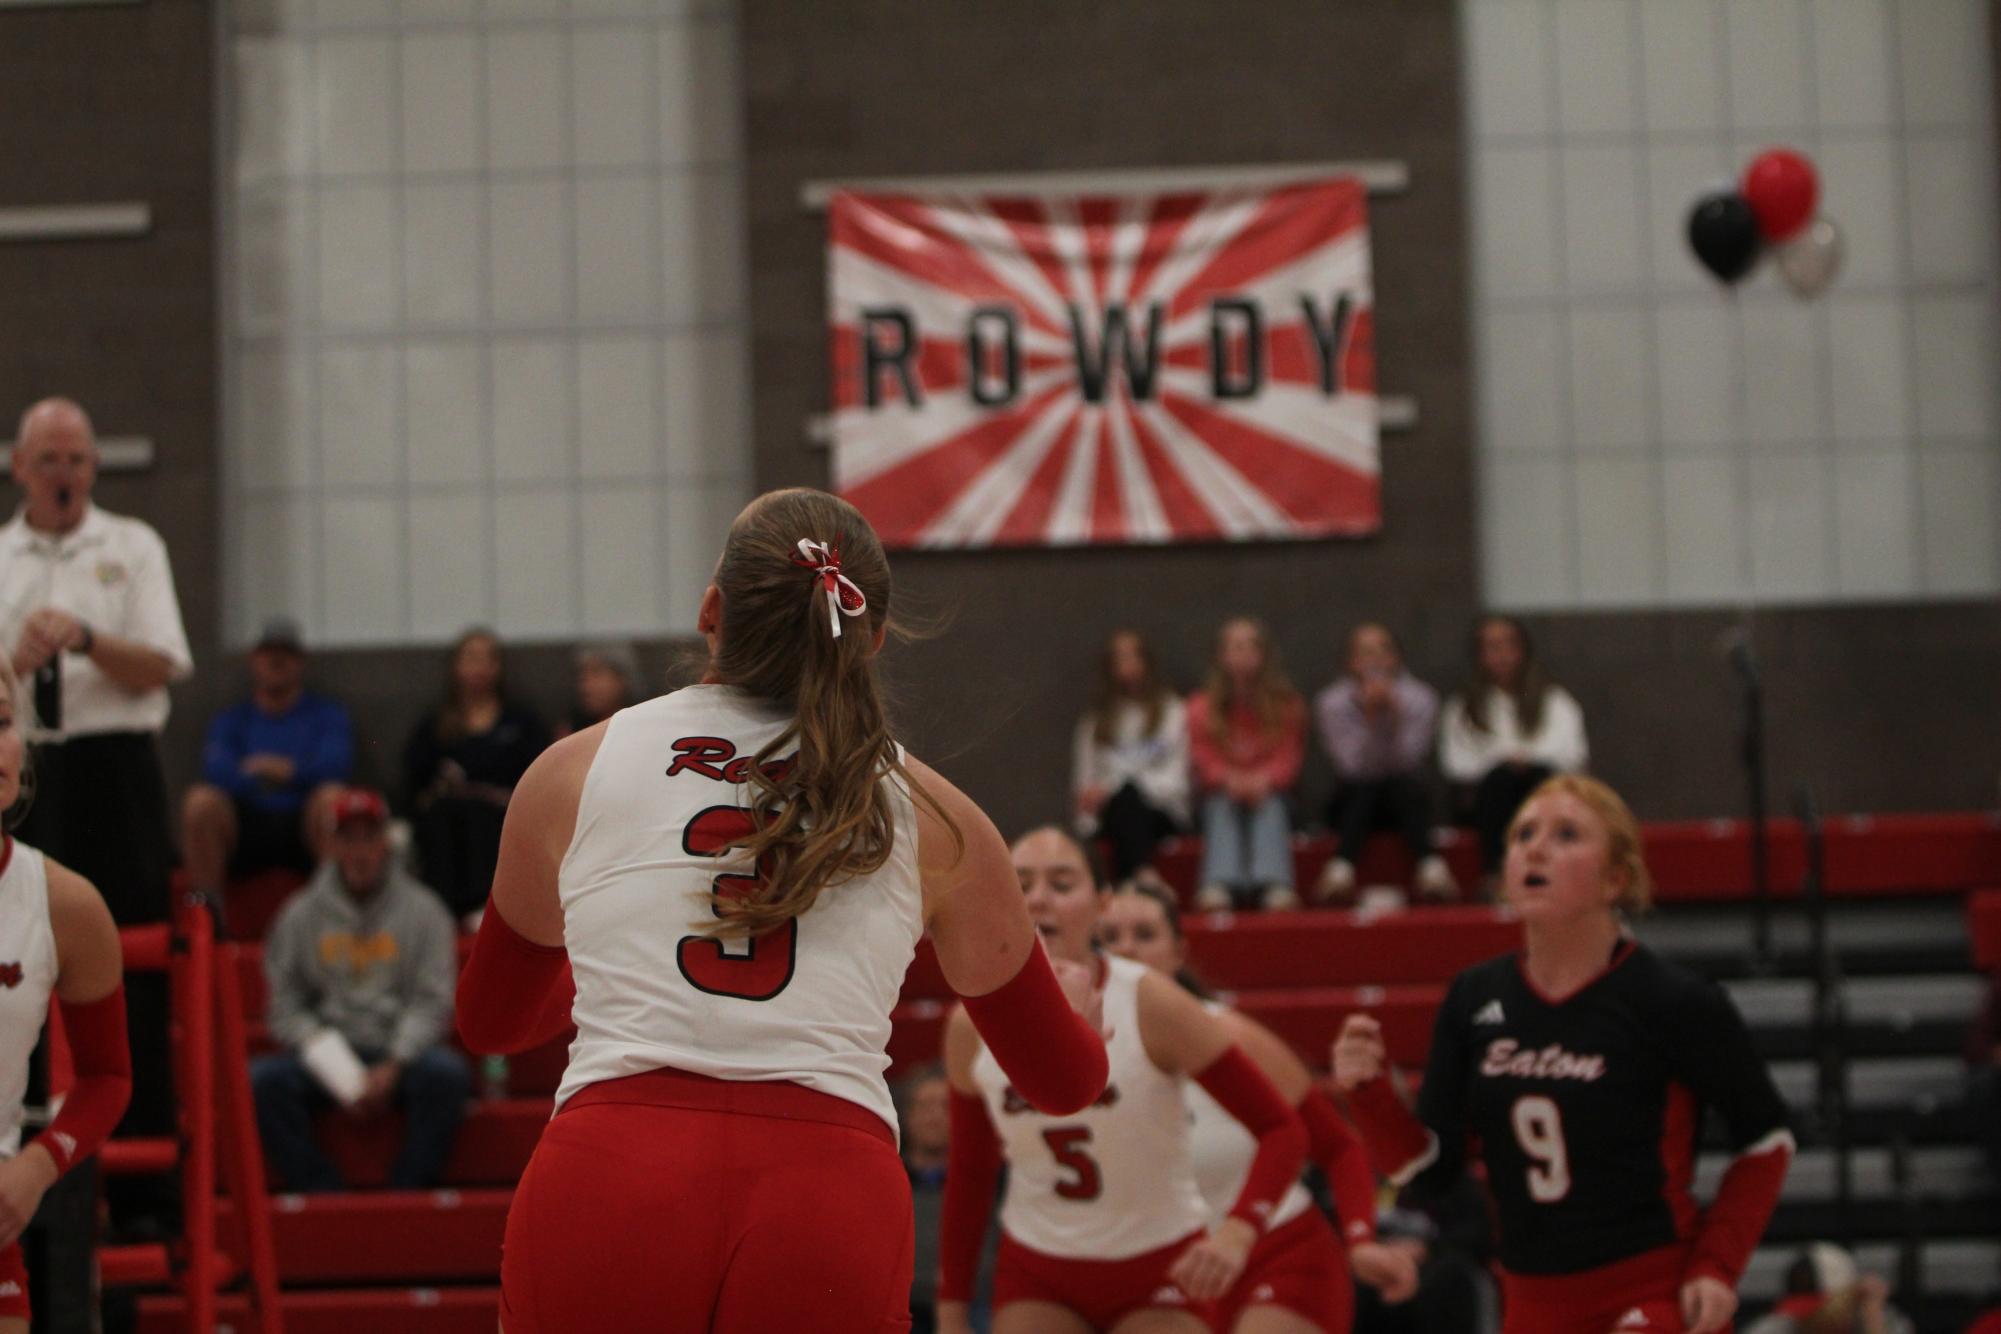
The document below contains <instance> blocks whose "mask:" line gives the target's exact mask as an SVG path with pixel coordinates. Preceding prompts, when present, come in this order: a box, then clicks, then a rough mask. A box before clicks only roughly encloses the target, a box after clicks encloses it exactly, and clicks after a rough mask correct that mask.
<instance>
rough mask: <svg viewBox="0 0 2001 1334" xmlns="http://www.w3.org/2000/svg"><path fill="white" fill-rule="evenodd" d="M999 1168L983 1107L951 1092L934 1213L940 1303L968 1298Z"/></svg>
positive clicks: (990, 1125)
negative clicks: (941, 1190)
mask: <svg viewBox="0 0 2001 1334" xmlns="http://www.w3.org/2000/svg"><path fill="white" fill-rule="evenodd" d="M1000 1166H1001V1149H1000V1137H999V1136H998V1135H996V1134H995V1133H994V1123H993V1119H992V1118H991V1117H989V1116H988V1115H987V1105H986V1103H985V1102H983V1101H981V1100H980V1099H979V1098H978V1097H976V1096H974V1095H973V1094H970V1093H961V1092H959V1090H957V1089H953V1090H952V1149H951V1156H950V1157H949V1158H948V1159H947V1160H946V1163H945V1198H944V1200H943V1201H942V1202H941V1203H940V1205H939V1209H938V1300H939V1301H941V1302H969V1301H971V1300H973V1286H974V1283H975V1282H976V1280H977V1279H978V1277H979V1269H980V1246H981V1244H982V1243H984V1242H985V1241H986V1239H987V1217H988V1215H990V1214H991V1213H992V1212H993V1208H994V1188H995V1185H996V1183H997V1180H998V1178H999V1176H1000Z"/></svg>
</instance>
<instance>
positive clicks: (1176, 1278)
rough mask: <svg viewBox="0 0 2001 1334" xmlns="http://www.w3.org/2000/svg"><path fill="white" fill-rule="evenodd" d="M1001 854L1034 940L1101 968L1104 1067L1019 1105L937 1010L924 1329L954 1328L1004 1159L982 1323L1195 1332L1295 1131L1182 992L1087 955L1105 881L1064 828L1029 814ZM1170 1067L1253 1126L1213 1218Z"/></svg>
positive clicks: (1221, 1033) (1233, 1272)
mask: <svg viewBox="0 0 2001 1334" xmlns="http://www.w3.org/2000/svg"><path fill="white" fill-rule="evenodd" d="M1014 867H1015V871H1016V873H1017V874H1018V875H1019V876H1020V879H1021V889H1022V897H1023V898H1024V900H1025V901H1026V903H1027V905H1028V911H1029V915H1030V916H1031V917H1032V918H1033V919H1034V921H1035V925H1036V929H1037V930H1038V931H1040V932H1041V933H1042V938H1043V941H1044V943H1045V944H1047V945H1048V946H1049V949H1050V952H1051V953H1053V954H1054V955H1055V956H1056V957H1057V958H1059V959H1069V960H1075V961H1078V962H1085V961H1091V962H1093V963H1094V965H1095V966H1096V967H1098V968H1100V969H1102V970H1103V976H1104V979H1105V982H1104V1023H1105V1032H1106V1035H1107V1036H1106V1047H1107V1049H1108V1051H1109V1054H1110V1060H1111V1074H1110V1077H1109V1079H1108V1080H1107V1081H1106V1084H1105V1091H1104V1094H1103V1096H1102V1097H1100V1098H1099V1099H1098V1100H1097V1102H1096V1104H1095V1105H1093V1106H1091V1107H1089V1108H1086V1109H1085V1110H1083V1111H1081V1112H1078V1113H1075V1114H1072V1115H1065V1116H1056V1115H1049V1114H1047V1113H1046V1112H1044V1111H1041V1110H1038V1109H1037V1108H1035V1107H1033V1106H1031V1105H1029V1101H1028V1100H1027V1099H1025V1098H1024V1097H1023V1096H1022V1094H1021V1090H1020V1089H1019V1088H1018V1087H1017V1086H1016V1085H1015V1084H1014V1082H1013V1081H1012V1078H1011V1076H1010V1074H1009V1073H1008V1071H1007V1070H1006V1069H1005V1067H1004V1065H1003V1063H1001V1062H998V1061H996V1060H995V1053H994V1052H993V1050H992V1049H991V1046H990V1044H988V1043H985V1042H983V1041H982V1037H983V1035H982V1033H981V1032H980V1031H979V1030H978V1029H977V1028H976V1026H975V1024H974V1023H973V1022H972V1019H971V1018H970V1017H969V1016H967V1015H966V1014H965V1013H964V1012H963V1011H959V1012H955V1013H954V1014H953V1015H952V1017H951V1019H950V1020H949V1021H948V1023H947V1025H946V1031H945V1072H946V1075H947V1077H948V1079H949V1080H950V1082H951V1085H952V1092H953V1097H952V1148H951V1162H950V1165H949V1167H948V1168H947V1170H946V1173H945V1199H944V1202H943V1206H942V1208H941V1211H940V1235H939V1245H938V1253H939V1268H940V1274H939V1280H938V1328H939V1330H940V1332H941V1334H965V1331H967V1330H968V1329H969V1328H970V1326H969V1325H968V1324H967V1321H966V1303H967V1301H968V1299H969V1298H970V1297H971V1295H972V1284H973V1270H974V1267H975V1265H976V1263H977V1259H978V1255H979V1251H980V1243H981V1241H982V1240H983V1234H984V1233H985V1230H986V1220H987V1217H988V1215H989V1212H990V1205H991V1202H992V1199H993V1191H994V1183H995V1177H996V1174H997V1173H998V1171H999V1168H1000V1164H1001V1161H1002V1159H1003V1158H1005V1160H1006V1162H1007V1165H1008V1183H1007V1197H1006V1199H1005V1200H1004V1201H1003V1203H1002V1206H1001V1218H1000V1223H1001V1244H1000V1255H999V1259H998V1262H997V1263H996V1265H995V1269H994V1297H993V1301H994V1334H1088V1332H1089V1331H1096V1330H1110V1331H1117V1334H1141V1332H1142V1331H1147V1332H1148V1334H1152V1332H1155V1331H1158V1332H1160V1334H1167V1332H1168V1331H1188V1334H1199V1332H1200V1331H1202V1330H1203V1329H1205V1327H1206V1326H1205V1323H1204V1322H1205V1320H1206V1319H1207V1316H1208V1306H1209V1304H1210V1303H1212V1302H1214V1301H1215V1300H1216V1299H1218V1298H1220V1297H1222V1296H1223V1295H1224V1294H1225V1293H1226V1292H1228V1291H1229V1290H1230V1289H1231V1287H1232V1286H1233V1285H1234V1284H1235V1283H1236V1281H1237V1279H1238V1276H1239V1275H1241V1274H1242V1273H1243V1270H1244V1263H1245V1261H1246V1259H1247V1258H1248V1256H1249V1254H1250V1252H1251V1249H1252V1247H1253V1246H1255V1245H1256V1243H1257V1241H1258V1239H1259V1238H1260V1237H1262V1236H1263V1235H1264V1234H1265V1233H1266V1232H1267V1231H1269V1230H1271V1228H1272V1227H1273V1226H1274V1224H1275V1221H1276V1217H1277V1213H1276V1211H1277V1209H1278V1205H1279V1201H1280V1200H1281V1198H1282V1197H1283V1196H1284V1195H1285V1194H1286V1191H1287V1189H1288V1188H1289V1187H1290V1186H1291V1185H1292V1184H1293V1181H1294V1179H1295V1178H1297V1176H1298V1175H1299V1169H1300V1166H1301V1164H1302V1163H1303V1162H1304V1161H1305V1156H1306V1146H1307V1137H1306V1130H1305V1128H1304V1127H1303V1126H1302V1125H1301V1124H1300V1121H1299V1118H1298V1117H1296V1116H1294V1115H1293V1113H1292V1109H1291V1108H1290V1107H1288V1106H1287V1105H1286V1102H1285V1100H1284V1098H1283V1097H1281V1096H1280V1094H1279V1092H1278V1090H1277V1089H1276V1088H1274V1087H1273V1086H1272V1084H1271V1082H1270V1081H1269V1080H1268V1079H1266V1078H1265V1076H1264V1075H1263V1074H1261V1073H1260V1072H1259V1071H1258V1068H1257V1067H1256V1065H1254V1064H1253V1063H1252V1062H1251V1060H1250V1059H1249V1058H1248V1057H1246V1056H1245V1055H1244V1053H1243V1051H1242V1050H1241V1049H1239V1048H1238V1047H1237V1046H1236V1045H1235V1044H1234V1042H1233V1041H1232V1035H1231V1033H1230V1030H1229V1029H1228V1028H1227V1027H1225V1026H1224V1025H1223V1024H1222V1023H1221V1022H1220V1021H1219V1020H1217V1019H1216V1017H1215V1016H1213V1015H1211V1014H1210V1013H1209V1012H1208V1011H1206V1010H1204V1009H1203V1008H1202V1005H1201V1003H1200V1002H1199V1001H1197V1000H1196V999H1195V998H1194V997H1193V996H1190V995H1189V994H1188V993H1186V992H1184V991H1183V990H1182V989H1181V988H1180V987H1178V986H1176V985H1175V984H1174V983H1173V982H1171V981H1169V980H1168V979H1167V978H1165V977H1162V976H1160V975H1159V974H1157V973H1154V972H1152V971H1151V970H1150V969H1148V968H1146V967H1145V966H1144V965H1141V964H1137V963H1133V962H1131V961H1130V960H1126V959H1106V958H1100V957H1099V956H1096V955H1094V954H1093V953H1092V937H1093V933H1094V931H1095V930H1096V927H1097V925H1098V920H1099V915H1100V913H1101V911H1102V908H1103V905H1104V901H1105V899H1107V898H1108V897H1109V895H1107V894H1106V893H1104V892H1103V891H1102V890H1101V889H1100V887H1099V885H1098V883H1097V880H1096V877H1095V876H1094V874H1093V872H1092V869H1091V866H1090V863H1089V861H1088V859H1087V858H1086V856H1085V854H1084V851H1083V849H1082V848H1080V847H1079V846H1078V845H1077V842H1076V840H1075V839H1074V838H1072V837H1071V836H1070V835H1069V834H1068V833H1066V832H1064V831H1063V830H1060V829H1056V828H1054V827H1051V828H1047V829H1039V830H1036V831H1035V832H1033V833H1031V834H1028V835H1026V836H1024V837H1023V838H1021V839H1020V840H1019V841H1017V842H1016V843H1015V845H1014ZM1184 1076H1192V1077H1193V1078H1194V1079H1195V1080H1196V1081H1197V1082H1198V1083H1199V1084H1201V1086H1202V1087H1203V1088H1204V1089H1205V1090H1206V1091H1207V1092H1208V1093H1209V1094H1210V1096H1212V1097H1213V1098H1215V1100H1216V1101H1217V1102H1218V1103H1220V1104H1222V1106H1223V1108H1224V1109H1225V1110H1226V1111H1227V1112H1228V1113H1229V1114H1230V1115H1231V1116H1234V1117H1235V1118H1237V1120H1238V1121H1240V1122H1241V1123H1242V1124H1243V1125H1244V1127H1245V1128H1246V1129H1248V1130H1249V1131H1250V1132H1251V1134H1252V1135H1253V1136H1255V1137H1256V1140H1257V1148H1256V1151H1255V1153H1254V1155H1253V1157H1252V1161H1251V1164H1250V1167H1249V1170H1248V1172H1247V1174H1246V1176H1245V1179H1244V1182H1243V1185H1242V1188H1241V1189H1240V1190H1239V1191H1238V1192H1237V1196H1236V1199H1235V1202H1234V1203H1233V1204H1232V1205H1231V1206H1230V1209H1229V1213H1228V1216H1227V1217H1226V1218H1224V1219H1223V1220H1222V1221H1221V1222H1220V1223H1218V1224H1217V1225H1216V1226H1215V1227H1213V1228H1211V1227H1209V1226H1208V1220H1209V1210H1208V1206H1207V1205H1206V1204H1204V1202H1203V1199H1202V1193H1201V1190H1200V1188H1199V1186H1198V1184H1197V1182H1196V1178H1195V1170H1194V1164H1193V1161H1192V1159H1191V1158H1190V1156H1189V1143H1188V1111H1187V1106H1186V1104H1185V1103H1184V1101H1183V1099H1182V1088H1183V1079H1184Z"/></svg>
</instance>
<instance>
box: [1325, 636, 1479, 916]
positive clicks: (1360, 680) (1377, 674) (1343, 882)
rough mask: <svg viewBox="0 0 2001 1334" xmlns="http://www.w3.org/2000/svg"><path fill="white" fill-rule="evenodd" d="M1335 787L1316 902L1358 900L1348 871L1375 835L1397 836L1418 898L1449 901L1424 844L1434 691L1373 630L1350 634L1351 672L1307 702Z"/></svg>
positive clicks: (1388, 639) (1450, 893)
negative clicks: (1332, 840)
mask: <svg viewBox="0 0 2001 1334" xmlns="http://www.w3.org/2000/svg"><path fill="white" fill-rule="evenodd" d="M1314 712H1315V714H1316V715H1317V716H1318V718H1319V720H1320V739H1321V742H1322V743H1323V744H1324V745H1325V746H1326V747H1327V755H1328V758H1329V759H1331V760H1333V761H1334V775H1335V779H1336V781H1337V786H1336V788H1335V791H1334V800H1333V802H1332V803H1331V804H1330V806H1329V807H1328V814H1327V819H1328V823H1329V824H1331V825H1333V827H1334V832H1335V834H1336V836H1337V837H1338V838H1339V840H1340V842H1339V844H1338V845H1337V847H1336V850H1335V853H1334V855H1333V857H1331V858H1329V859H1328V862H1327V867H1326V869H1325V870H1324V871H1322V872H1321V875H1320V883H1319V885H1318V886H1317V890H1316V895H1317V897H1318V898H1320V899H1321V900H1323V901H1331V902H1347V901H1348V900H1350V899H1353V898H1354V897H1355V863H1356V862H1357V861H1358V860H1360V858H1361V855H1362V844H1363V843H1364V842H1365V841H1366V840H1367V839H1368V837H1369V835H1370V834H1372V833H1374V832H1375V831H1376V830H1378V829H1395V830H1397V831H1398V832H1399V833H1401V834H1402V835H1403V840H1404V844H1405V845H1406V846H1407V847H1408V848H1409V849H1410V855H1411V860H1412V861H1414V862H1416V863H1417V892H1418V893H1419V894H1420V895H1421V896H1423V897H1425V898H1429V899H1453V898H1457V897H1458V894H1459V886H1458V885H1456V884H1454V883H1453V880H1452V870H1451V868H1450V867H1448V866H1447V865H1446V864H1445V859H1444V858H1443V857H1441V856H1439V855H1438V853H1437V851H1436V850H1435V849H1434V848H1433V847H1432V845H1431V817H1432V811H1431V793H1430V791H1429V790H1428V789H1427V788H1426V786H1425V781H1424V765H1425V761H1426V760H1427V759H1429V758H1430V756H1431V747H1432V742H1433V740H1434V739H1435V738H1436V736H1437V732H1438V692H1437V691H1436V690H1433V689H1432V688H1431V687H1430V686H1428V685H1426V684H1425V683H1424V682H1422V681H1420V680H1418V679H1417V678H1416V677H1415V676H1412V675H1411V674H1410V673H1409V672H1408V671H1407V670H1405V668H1404V664H1403V652H1402V650H1401V649H1399V648H1398V647H1397V641H1396V636H1394V635H1392V634H1391V633H1390V632H1389V630H1388V629H1386V628H1385V627H1383V626H1381V625H1377V624H1375V623H1374V622H1369V623H1366V624H1363V625H1358V626H1356V627H1355V628H1354V630H1353V631H1352V632H1351V633H1350V634H1349V635H1348V674H1347V675H1346V676H1344V677H1343V678H1342V679H1340V680H1339V681H1336V682H1335V683H1334V684H1333V685H1331V686H1328V687H1327V688H1326V689H1325V690H1323V691H1321V692H1320V695H1319V697H1318V698H1317V699H1316V700H1314Z"/></svg>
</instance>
